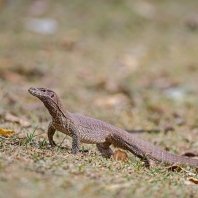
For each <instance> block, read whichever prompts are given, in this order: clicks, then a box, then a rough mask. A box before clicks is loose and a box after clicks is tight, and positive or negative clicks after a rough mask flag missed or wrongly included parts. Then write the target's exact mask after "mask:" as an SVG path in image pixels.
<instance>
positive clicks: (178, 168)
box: [167, 164, 196, 177]
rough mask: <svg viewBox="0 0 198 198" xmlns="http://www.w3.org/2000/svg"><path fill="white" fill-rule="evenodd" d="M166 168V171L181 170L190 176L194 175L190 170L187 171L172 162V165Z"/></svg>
mask: <svg viewBox="0 0 198 198" xmlns="http://www.w3.org/2000/svg"><path fill="white" fill-rule="evenodd" d="M167 170H168V171H177V172H181V171H182V172H184V173H186V174H187V175H188V176H191V177H192V176H195V175H196V174H195V173H193V172H191V171H187V170H185V169H183V168H181V167H180V166H178V165H175V164H173V165H172V166H169V167H167Z"/></svg>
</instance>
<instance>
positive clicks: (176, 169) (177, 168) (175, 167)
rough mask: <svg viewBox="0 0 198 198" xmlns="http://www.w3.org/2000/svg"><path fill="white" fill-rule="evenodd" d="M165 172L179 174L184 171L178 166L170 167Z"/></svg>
mask: <svg viewBox="0 0 198 198" xmlns="http://www.w3.org/2000/svg"><path fill="white" fill-rule="evenodd" d="M167 170H168V171H173V172H174V171H177V172H181V171H182V170H184V169H183V168H181V167H180V166H178V165H172V166H169V167H167Z"/></svg>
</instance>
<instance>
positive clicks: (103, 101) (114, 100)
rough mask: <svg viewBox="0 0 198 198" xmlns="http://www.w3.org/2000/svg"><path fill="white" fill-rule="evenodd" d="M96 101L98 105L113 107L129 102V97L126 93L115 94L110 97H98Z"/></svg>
mask: <svg viewBox="0 0 198 198" xmlns="http://www.w3.org/2000/svg"><path fill="white" fill-rule="evenodd" d="M94 103H95V104H96V105H98V106H103V107H104V106H105V107H111V106H117V105H120V104H124V103H127V98H126V96H125V95H124V94H114V95H111V96H108V97H103V98H97V99H96V100H95V101H94Z"/></svg>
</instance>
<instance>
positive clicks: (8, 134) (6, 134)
mask: <svg viewBox="0 0 198 198" xmlns="http://www.w3.org/2000/svg"><path fill="white" fill-rule="evenodd" d="M0 134H1V135H2V136H4V137H7V138H10V137H12V136H13V135H14V134H15V132H14V131H13V130H11V129H2V128H0Z"/></svg>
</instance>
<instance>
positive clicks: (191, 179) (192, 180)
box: [188, 177, 198, 184]
mask: <svg viewBox="0 0 198 198" xmlns="http://www.w3.org/2000/svg"><path fill="white" fill-rule="evenodd" d="M188 181H190V182H192V183H194V184H198V179H196V178H193V177H189V178H188Z"/></svg>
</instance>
